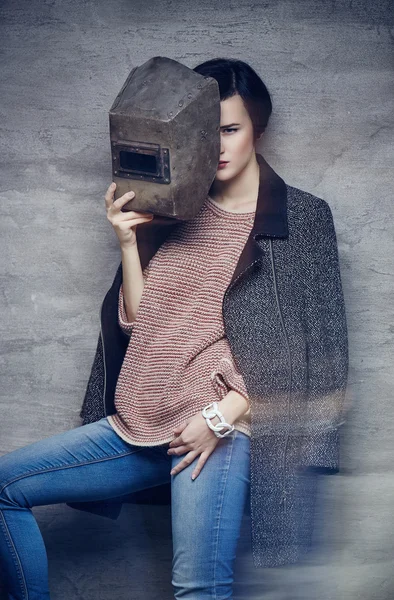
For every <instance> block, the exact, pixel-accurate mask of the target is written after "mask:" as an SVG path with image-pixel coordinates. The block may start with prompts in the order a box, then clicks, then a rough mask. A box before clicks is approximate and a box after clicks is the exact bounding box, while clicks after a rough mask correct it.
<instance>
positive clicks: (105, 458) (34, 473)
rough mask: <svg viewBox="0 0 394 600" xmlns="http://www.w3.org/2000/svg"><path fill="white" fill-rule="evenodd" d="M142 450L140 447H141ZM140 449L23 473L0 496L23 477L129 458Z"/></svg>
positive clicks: (2, 489) (1, 491)
mask: <svg viewBox="0 0 394 600" xmlns="http://www.w3.org/2000/svg"><path fill="white" fill-rule="evenodd" d="M141 450H142V447H141ZM141 450H140V449H138V450H133V451H132V452H124V453H122V454H117V455H116V456H106V457H103V458H97V459H94V460H86V461H84V462H76V463H72V464H68V465H67V464H65V465H61V466H59V467H49V468H45V469H37V470H36V471H33V472H32V473H24V474H23V475H19V476H18V477H15V479H12V480H11V481H8V482H7V483H6V484H5V485H4V486H3V487H2V488H1V490H0V495H1V494H2V493H3V492H4V490H5V489H6V488H7V487H8V486H9V485H11V484H12V483H15V481H19V480H20V479H24V478H25V477H31V476H32V475H39V474H40V473H49V472H51V471H59V470H60V469H70V468H72V467H83V466H84V465H90V464H93V463H98V462H103V461H105V460H114V459H115V458H122V457H124V456H129V455H130V454H135V453H136V452H140V451H141Z"/></svg>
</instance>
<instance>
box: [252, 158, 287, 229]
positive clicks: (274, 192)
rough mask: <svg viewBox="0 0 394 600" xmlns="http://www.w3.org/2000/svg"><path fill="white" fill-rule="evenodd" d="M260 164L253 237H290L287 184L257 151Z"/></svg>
mask: <svg viewBox="0 0 394 600" xmlns="http://www.w3.org/2000/svg"><path fill="white" fill-rule="evenodd" d="M256 159H257V162H258V163H259V166H260V185H259V193H258V197H257V206H256V214H255V220H254V225H253V228H252V231H251V237H254V236H255V235H261V236H268V237H283V238H285V237H288V235H289V230H288V224H287V190H286V184H285V182H284V181H283V179H281V178H280V177H279V175H277V174H276V173H275V171H274V170H273V169H272V168H271V167H270V166H269V164H268V163H267V162H266V161H265V159H264V158H263V157H262V156H261V154H258V153H257V152H256Z"/></svg>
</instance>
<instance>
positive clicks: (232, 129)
mask: <svg viewBox="0 0 394 600" xmlns="http://www.w3.org/2000/svg"><path fill="white" fill-rule="evenodd" d="M223 131H238V129H234V128H232V127H229V128H228V129H224V130H223Z"/></svg>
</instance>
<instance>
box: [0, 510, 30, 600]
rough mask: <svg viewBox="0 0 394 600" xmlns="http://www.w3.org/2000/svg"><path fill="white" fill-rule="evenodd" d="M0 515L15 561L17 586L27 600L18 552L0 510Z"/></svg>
mask: <svg viewBox="0 0 394 600" xmlns="http://www.w3.org/2000/svg"><path fill="white" fill-rule="evenodd" d="M0 515H1V523H2V525H3V526H4V534H5V539H6V542H7V544H8V545H9V546H10V550H11V556H12V557H13V559H14V561H15V563H14V564H16V571H17V573H18V579H19V584H20V585H21V588H22V594H23V597H24V598H25V599H26V600H29V592H28V589H27V584H26V578H25V575H24V573H23V569H22V563H21V560H20V558H19V555H18V552H17V550H16V548H15V544H14V540H13V539H12V536H11V533H10V530H9V528H8V525H7V523H6V520H5V517H4V515H3V511H1V510H0Z"/></svg>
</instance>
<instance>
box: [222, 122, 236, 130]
mask: <svg viewBox="0 0 394 600" xmlns="http://www.w3.org/2000/svg"><path fill="white" fill-rule="evenodd" d="M233 125H240V123H230V125H222V126H221V127H220V129H227V127H232V126H233Z"/></svg>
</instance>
